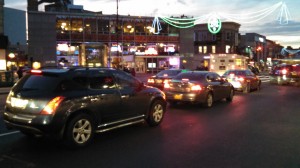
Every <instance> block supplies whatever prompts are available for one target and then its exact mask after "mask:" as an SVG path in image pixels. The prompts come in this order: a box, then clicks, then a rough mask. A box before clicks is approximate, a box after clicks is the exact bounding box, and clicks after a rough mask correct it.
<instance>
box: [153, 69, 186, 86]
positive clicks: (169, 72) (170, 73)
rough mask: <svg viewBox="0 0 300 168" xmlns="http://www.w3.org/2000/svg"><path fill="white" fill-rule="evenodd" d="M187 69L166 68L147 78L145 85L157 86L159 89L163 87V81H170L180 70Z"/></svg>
mask: <svg viewBox="0 0 300 168" xmlns="http://www.w3.org/2000/svg"><path fill="white" fill-rule="evenodd" d="M186 71H188V70H186V69H166V70H162V71H160V72H159V73H157V74H156V75H153V76H151V77H149V78H148V80H147V85H148V86H153V87H157V88H159V89H161V90H163V89H164V83H165V82H168V81H170V80H171V79H172V78H174V77H175V76H176V75H178V74H179V73H181V72H186Z"/></svg>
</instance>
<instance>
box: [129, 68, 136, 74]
mask: <svg viewBox="0 0 300 168" xmlns="http://www.w3.org/2000/svg"><path fill="white" fill-rule="evenodd" d="M130 72H131V75H132V76H135V69H134V68H131V70H130Z"/></svg>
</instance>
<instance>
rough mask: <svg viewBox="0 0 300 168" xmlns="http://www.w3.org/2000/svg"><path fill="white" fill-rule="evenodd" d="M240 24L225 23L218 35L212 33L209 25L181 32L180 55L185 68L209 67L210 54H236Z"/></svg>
mask: <svg viewBox="0 0 300 168" xmlns="http://www.w3.org/2000/svg"><path fill="white" fill-rule="evenodd" d="M239 28H240V24H238V23H235V22H223V23H222V29H220V31H219V32H218V33H215V34H213V33H211V32H210V31H209V29H208V26H207V24H198V25H195V26H194V27H192V28H188V29H181V30H180V54H181V55H184V58H183V59H182V63H183V65H184V66H185V67H189V68H190V69H195V68H196V67H199V66H204V67H208V66H209V60H210V54H236V53H237V47H238V44H239V42H240V41H239Z"/></svg>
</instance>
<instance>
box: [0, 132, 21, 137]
mask: <svg viewBox="0 0 300 168" xmlns="http://www.w3.org/2000/svg"><path fill="white" fill-rule="evenodd" d="M17 133H20V131H14V132H8V133H4V134H0V137H2V136H6V135H11V134H17Z"/></svg>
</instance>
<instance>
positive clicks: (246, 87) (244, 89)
mask: <svg viewBox="0 0 300 168" xmlns="http://www.w3.org/2000/svg"><path fill="white" fill-rule="evenodd" d="M250 90H251V88H250V84H249V83H247V85H246V86H245V87H244V88H243V92H244V93H250Z"/></svg>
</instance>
